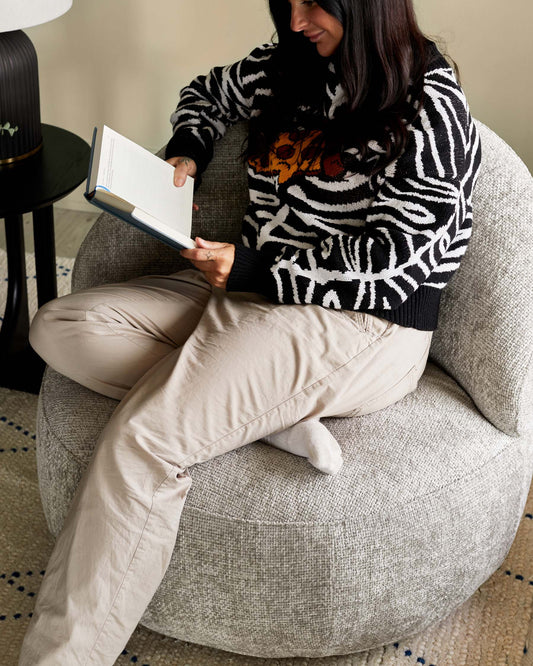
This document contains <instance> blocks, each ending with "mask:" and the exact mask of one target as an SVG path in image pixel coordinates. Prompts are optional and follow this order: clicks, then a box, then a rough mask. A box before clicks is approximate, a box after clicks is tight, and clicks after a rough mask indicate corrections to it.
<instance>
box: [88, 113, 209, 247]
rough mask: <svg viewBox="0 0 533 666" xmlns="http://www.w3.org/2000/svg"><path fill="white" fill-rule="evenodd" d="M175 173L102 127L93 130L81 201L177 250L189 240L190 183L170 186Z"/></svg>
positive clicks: (190, 219)
mask: <svg viewBox="0 0 533 666" xmlns="http://www.w3.org/2000/svg"><path fill="white" fill-rule="evenodd" d="M173 180H174V167H173V166H171V165H170V164H168V162H165V161H164V160H162V159H160V158H159V157H157V156H156V155H154V154H153V153H151V152H150V151H149V150H145V149H144V148H141V146H138V145H137V144H136V143H134V142H133V141H130V140H129V139H126V138H125V137H124V136H122V135H121V134H118V133H117V132H114V131H113V130H112V129H110V128H109V127H107V126H106V125H104V126H103V127H102V128H100V129H99V128H95V130H94V134H93V143H92V149H91V161H90V164H89V176H88V178H87V190H86V192H85V198H86V199H87V200H88V201H90V202H91V203H92V204H94V205H95V206H98V208H102V209H103V210H105V211H108V212H109V213H111V214H112V215H116V216H117V217H120V218H122V219H123V220H125V221H126V222H129V223H130V224H133V225H135V226H136V227H139V229H142V230H143V231H146V232H148V233H149V234H151V235H152V236H155V237H156V238H159V240H162V241H164V242H165V243H167V244H168V245H171V246H172V247H175V248H179V249H181V248H184V247H189V248H192V247H196V244H195V242H194V241H193V240H192V239H191V238H190V235H191V223H192V201H193V188H194V180H193V179H192V178H190V177H189V176H187V182H186V183H185V185H183V187H176V186H175V185H174V182H173Z"/></svg>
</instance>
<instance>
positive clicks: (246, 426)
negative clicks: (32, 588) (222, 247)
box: [21, 290, 426, 666]
mask: <svg viewBox="0 0 533 666" xmlns="http://www.w3.org/2000/svg"><path fill="white" fill-rule="evenodd" d="M356 314H357V313H356ZM425 341H426V338H424V337H423V336H419V335H418V332H413V333H412V334H404V333H403V332H402V331H401V330H400V328H399V327H396V326H394V325H390V324H387V323H386V322H378V324H377V325H376V326H375V327H372V328H369V327H368V326H367V324H366V323H365V318H364V317H357V316H355V315H354V316H353V317H350V316H344V315H343V314H342V313H336V312H332V311H328V310H325V309H323V308H320V307H318V306H305V307H302V306H276V305H272V304H270V303H267V302H265V301H263V300H262V299H260V298H257V299H251V300H244V299H241V298H240V297H239V295H234V296H227V295H225V294H223V293H221V292H219V291H218V290H215V293H214V294H213V295H212V296H211V298H210V301H209V303H208V306H207V307H206V309H205V311H204V314H203V316H202V318H201V320H200V322H199V324H198V326H197V327H196V329H195V331H194V332H193V333H192V335H191V336H190V337H189V339H188V340H187V341H186V342H185V344H184V345H183V346H182V348H181V350H176V351H174V352H171V353H169V354H168V355H167V356H165V357H164V358H163V359H162V360H160V361H159V362H158V363H157V364H156V365H155V366H154V367H152V368H151V369H150V370H149V371H148V372H146V373H145V374H144V375H143V376H142V378H141V379H140V380H139V381H138V382H137V384H136V385H135V386H134V387H133V388H132V390H131V391H130V392H129V393H128V395H127V396H126V398H125V399H124V400H123V401H122V402H121V404H120V405H119V407H118V408H117V410H116V411H115V413H114V414H113V416H112V418H111V420H110V422H109V424H108V425H107V427H106V428H105V430H104V432H103V433H102V436H101V438H100V439H99V441H98V443H97V447H96V450H95V455H94V456H93V459H92V460H91V463H90V465H89V468H88V469H87V471H86V473H85V474H84V476H83V478H82V481H81V483H80V487H79V490H78V493H77V495H76V498H75V500H74V502H73V505H72V508H71V510H70V512H69V515H68V518H67V521H66V524H65V527H64V529H63V531H62V533H61V535H60V537H59V539H58V542H57V545H56V548H55V549H54V552H53V554H52V558H51V560H50V564H49V567H48V568H47V573H46V576H45V578H44V580H43V583H42V590H41V592H40V594H39V598H38V602H37V605H36V609H35V615H34V618H33V621H32V625H31V626H30V629H29V631H28V634H27V637H26V640H25V644H24V647H23V652H22V656H21V664H23V665H24V666H28V665H29V664H32V666H44V665H48V666H51V665H52V664H53V665H54V666H61V665H62V664H64V665H65V666H66V665H67V664H69V665H70V664H84V665H89V664H91V665H99V666H103V665H106V664H113V663H114V661H115V659H116V658H117V656H118V655H119V654H120V652H121V650H122V649H123V647H124V645H125V644H126V642H127V640H128V638H129V636H130V635H131V633H132V632H133V630H134V629H135V626H136V624H137V622H138V621H139V619H140V618H141V616H142V614H143V612H144V609H145V608H146V606H147V604H148V603H149V601H150V599H151V597H152V596H153V594H154V592H155V591H156V589H157V587H158V586H159V583H160V581H161V579H162V576H163V575H164V572H165V570H166V568H167V566H168V562H169V560H170V556H171V554H172V552H173V549H174V544H175V539H176V535H177V529H178V526H179V520H180V514H181V509H182V506H183V503H184V501H185V496H186V493H187V490H188V488H189V486H190V478H189V477H188V475H187V474H186V468H187V467H188V466H190V465H192V464H195V463H199V462H202V461H205V460H208V459H210V458H212V457H214V456H217V455H220V454H222V453H225V452H227V451H230V450H233V449H235V448H236V447H239V446H242V445H243V444H246V443H248V442H251V441H254V440H256V439H260V438H261V437H262V436H264V435H266V434H269V433H271V432H273V431H277V430H281V429H283V428H285V427H288V426H290V425H292V424H294V423H296V422H298V421H300V420H302V419H304V418H310V417H320V416H328V415H332V414H335V413H341V412H343V411H346V410H347V409H348V408H350V409H355V408H357V405H358V404H361V405H363V406H364V405H365V404H369V401H370V402H371V401H372V400H376V399H377V398H379V396H380V395H382V393H383V388H384V385H383V381H382V379H381V375H383V373H384V367H383V365H382V364H380V363H381V361H380V359H381V360H383V362H384V363H386V365H387V366H388V370H389V376H390V379H389V384H390V385H391V386H392V385H395V386H396V385H397V384H398V382H401V380H402V379H403V378H404V377H409V376H410V374H411V371H412V368H413V367H416V364H417V363H418V362H419V361H420V359H421V357H422V356H423V354H424V353H425V349H424V348H423V344H425ZM409 381H411V380H409ZM376 383H377V384H379V386H378V388H376V389H374V388H373V386H374V384H376ZM363 408H364V407H363ZM177 593H179V591H177Z"/></svg>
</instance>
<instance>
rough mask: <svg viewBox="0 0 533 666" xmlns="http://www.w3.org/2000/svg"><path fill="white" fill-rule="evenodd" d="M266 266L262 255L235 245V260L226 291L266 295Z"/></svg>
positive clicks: (243, 246) (256, 251)
mask: <svg viewBox="0 0 533 666" xmlns="http://www.w3.org/2000/svg"><path fill="white" fill-rule="evenodd" d="M267 284H268V264H267V262H266V260H265V257H264V255H263V254H262V253H261V252H260V251H258V250H252V249H251V248H249V247H246V246H245V245H241V244H239V243H237V244H236V245H235V260H234V262H233V266H232V268H231V272H230V274H229V277H228V281H227V283H226V291H253V292H255V293H256V294H262V295H263V296H267V297H268V296H269V294H268V291H269V290H268V286H267Z"/></svg>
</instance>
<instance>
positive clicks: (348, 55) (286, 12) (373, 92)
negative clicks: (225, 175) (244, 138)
mask: <svg viewBox="0 0 533 666" xmlns="http://www.w3.org/2000/svg"><path fill="white" fill-rule="evenodd" d="M317 2H318V4H319V5H320V7H322V9H324V10H325V11H326V12H328V13H329V14H331V15H332V16H334V17H335V18H336V19H338V20H339V21H340V22H341V24H342V26H343V30H344V34H343V38H342V40H341V43H340V44H339V47H338V48H337V51H336V52H335V53H334V54H333V56H332V57H331V58H323V57H321V56H320V55H319V54H318V53H317V51H316V48H315V46H314V44H312V43H311V42H310V41H309V40H308V39H307V38H305V37H304V36H303V34H301V33H296V32H293V31H292V30H291V29H290V15H291V7H290V3H289V2H288V1H287V0H269V4H270V13H271V15H272V19H273V21H274V25H275V27H276V34H277V42H278V46H277V49H276V53H275V56H274V58H273V60H272V63H271V65H272V71H271V72H269V73H270V74H271V76H272V80H273V84H272V87H273V93H274V94H273V97H271V98H270V100H269V101H267V102H266V103H265V106H264V108H263V109H262V110H261V113H260V114H259V115H258V116H257V117H256V118H254V119H253V120H252V122H251V124H250V136H249V140H248V145H247V148H246V150H245V156H246V157H247V158H248V159H249V158H254V157H259V156H264V155H265V154H266V153H267V152H268V150H269V147H270V146H271V145H272V143H273V141H274V140H275V139H276V137H277V136H278V135H279V133H280V132H281V131H284V130H290V129H294V128H295V127H298V126H299V125H303V126H305V127H310V126H311V127H312V126H321V129H323V131H324V136H325V141H326V150H327V151H328V152H331V153H333V152H340V153H341V154H342V151H343V149H344V148H356V149H358V150H359V153H360V159H361V160H362V162H363V163H364V161H365V159H366V158H367V157H368V158H369V161H368V169H367V170H368V171H369V172H370V173H376V172H377V171H379V170H381V169H382V168H383V167H385V166H386V165H387V164H389V163H390V162H392V161H393V160H394V159H395V158H396V157H398V156H399V155H400V154H401V153H402V151H403V150H404V148H405V145H406V141H407V131H406V124H408V123H410V122H412V121H413V120H414V119H415V118H416V116H417V114H418V113H420V110H421V108H422V106H423V102H424V100H423V79H424V74H425V73H426V71H427V68H428V64H429V61H430V59H431V57H432V55H434V51H432V49H431V42H429V40H428V39H427V38H426V37H425V36H424V35H423V34H422V32H421V31H420V29H419V27H418V24H417V21H416V17H415V12H414V9H413V4H412V0H317ZM331 61H333V63H334V65H335V68H336V72H337V75H338V76H339V78H340V83H341V84H342V86H343V88H344V91H345V93H346V104H345V105H343V107H342V110H341V112H340V113H338V114H336V116H335V119H334V120H333V121H329V122H324V119H323V114H322V115H321V114H320V113H317V111H318V110H319V109H320V107H321V103H322V102H323V99H324V98H323V96H324V88H325V81H326V76H327V69H328V67H329V65H330V63H331ZM372 140H374V141H377V142H378V144H379V146H380V150H379V151H378V152H377V153H373V154H372V159H370V153H371V152H372V151H369V142H371V141H372ZM347 160H348V161H349V157H347V156H344V158H343V161H344V162H345V166H347V167H349V164H346V161H347Z"/></svg>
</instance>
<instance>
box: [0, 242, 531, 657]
mask: <svg viewBox="0 0 533 666" xmlns="http://www.w3.org/2000/svg"><path fill="white" fill-rule="evenodd" d="M2 259H5V256H4V257H3V256H2V253H1V252H0V270H2ZM72 261H73V260H71V259H60V260H59V261H58V289H59V293H66V292H67V291H68V289H69V281H70V272H71V268H72ZM31 265H32V264H31V257H29V261H28V266H29V270H28V275H29V276H30V277H29V279H28V283H29V291H30V309H31V311H32V313H33V312H35V309H36V305H35V303H36V298H35V285H34V282H35V280H34V278H33V277H32V276H33V272H32V271H31ZM1 275H6V273H5V263H4V272H3V273H2V274H1ZM32 290H33V295H32ZM2 297H3V298H5V287H4V290H3V291H1V290H0V298H2ZM0 312H3V305H2V301H0ZM36 408H37V396H34V395H30V394H27V393H21V392H17V391H10V390H8V389H0V507H1V511H0V516H1V528H0V665H1V666H16V664H17V657H18V653H19V649H20V644H21V642H22V638H23V635H24V632H25V629H26V626H27V624H28V621H29V618H30V617H31V613H32V610H33V605H34V602H35V595H36V593H37V591H38V589H39V584H40V580H41V578H42V575H43V572H44V569H45V567H46V564H47V561H48V557H49V555H50V552H51V550H52V547H53V539H52V538H51V536H50V534H49V533H48V530H47V527H46V522H45V519H44V515H43V512H42V508H41V503H40V498H39V488H38V481H37V471H36V461H35V447H36V443H35V412H36ZM532 553H533V493H531V495H530V498H529V500H528V504H527V506H526V509H525V511H524V515H523V518H522V521H521V524H520V527H519V530H518V534H517V537H516V540H515V542H514V544H513V546H512V548H511V551H510V552H509V554H508V556H507V559H506V560H505V562H504V564H503V565H502V566H501V567H500V568H499V569H498V570H497V571H496V572H495V573H494V575H493V576H492V577H491V578H490V579H489V580H488V581H486V582H485V584H484V585H482V586H481V588H480V589H479V590H478V591H477V592H476V593H475V594H474V596H473V597H471V598H470V599H469V600H468V601H467V602H466V603H465V604H463V606H461V607H460V608H459V609H458V610H457V611H456V612H455V613H454V614H453V615H451V616H450V617H448V618H447V619H445V620H443V621H442V622H439V623H437V624H435V625H433V626H432V627H431V628H430V629H428V630H427V631H425V632H424V633H423V634H420V635H419V636H416V637H414V638H410V639H407V640H404V641H401V642H399V643H395V644H393V645H387V646H384V647H382V648H378V649H374V650H371V651H369V652H365V653H358V654H354V655H346V656H341V657H328V658H322V659H304V658H292V659H257V658H253V657H247V656H242V655H234V654H230V653H227V652H221V651H219V650H214V649H211V648H208V647H204V646H200V645H194V644H191V643H185V642H181V641H177V640H174V639H172V638H168V637H165V636H161V635H160V634H156V633H154V632H152V631H149V630H148V629H145V628H143V627H139V628H138V629H137V630H136V631H135V633H134V634H133V636H132V637H131V639H130V641H129V643H128V645H127V646H126V649H125V651H124V653H123V654H122V655H121V656H120V657H119V659H118V660H117V662H116V664H117V666H126V664H138V666H225V665H226V664H227V665H233V666H419V665H420V664H425V665H426V666H504V665H507V666H533V630H532V626H533V625H532V611H533V557H532ZM529 644H531V646H532V649H531V651H529V652H528V645H529ZM58 666H68V665H66V664H62V665H58Z"/></svg>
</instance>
